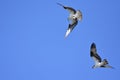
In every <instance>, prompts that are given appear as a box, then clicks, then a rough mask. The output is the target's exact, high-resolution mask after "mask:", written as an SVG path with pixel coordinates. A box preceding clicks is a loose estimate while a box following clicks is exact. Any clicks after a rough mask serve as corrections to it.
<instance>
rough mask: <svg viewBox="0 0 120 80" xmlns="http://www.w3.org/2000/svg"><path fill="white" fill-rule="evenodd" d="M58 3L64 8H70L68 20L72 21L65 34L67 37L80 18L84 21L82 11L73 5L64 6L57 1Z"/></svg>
mask: <svg viewBox="0 0 120 80" xmlns="http://www.w3.org/2000/svg"><path fill="white" fill-rule="evenodd" d="M57 4H58V5H60V6H62V7H63V8H64V9H66V10H68V11H69V13H70V14H69V17H68V21H70V20H71V23H69V25H68V29H67V31H66V34H65V38H66V37H67V36H68V35H69V34H70V33H71V32H72V30H73V29H74V27H75V26H76V25H77V24H78V20H79V21H82V12H81V11H80V10H75V9H73V8H72V7H67V6H64V5H62V4H60V3H57Z"/></svg>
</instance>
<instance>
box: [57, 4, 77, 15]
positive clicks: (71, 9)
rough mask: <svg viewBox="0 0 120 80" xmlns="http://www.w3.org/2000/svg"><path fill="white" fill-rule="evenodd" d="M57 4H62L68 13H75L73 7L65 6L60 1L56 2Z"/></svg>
mask: <svg viewBox="0 0 120 80" xmlns="http://www.w3.org/2000/svg"><path fill="white" fill-rule="evenodd" d="M57 4H58V5H60V6H62V7H63V8H64V9H66V10H68V11H69V12H70V14H75V13H76V10H75V9H73V8H72V7H67V6H64V5H62V4H60V3H57Z"/></svg>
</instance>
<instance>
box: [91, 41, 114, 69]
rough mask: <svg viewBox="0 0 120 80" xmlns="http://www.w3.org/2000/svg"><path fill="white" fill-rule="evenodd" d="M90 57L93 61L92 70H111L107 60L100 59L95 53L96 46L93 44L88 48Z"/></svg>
mask: <svg viewBox="0 0 120 80" xmlns="http://www.w3.org/2000/svg"><path fill="white" fill-rule="evenodd" d="M90 56H91V57H92V58H93V60H94V61H95V65H93V66H92V68H93V69H94V68H113V67H112V66H110V65H108V64H109V63H108V61H107V59H103V60H102V59H101V57H100V56H99V55H98V53H97V49H96V44H95V43H94V42H93V43H92V44H91V47H90Z"/></svg>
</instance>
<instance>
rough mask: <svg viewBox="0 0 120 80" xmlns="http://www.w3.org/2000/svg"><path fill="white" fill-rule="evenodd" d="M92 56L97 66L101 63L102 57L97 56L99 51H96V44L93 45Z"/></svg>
mask: <svg viewBox="0 0 120 80" xmlns="http://www.w3.org/2000/svg"><path fill="white" fill-rule="evenodd" d="M90 56H91V57H92V58H93V60H94V61H95V63H96V64H97V63H100V62H101V57H100V56H99V55H98V54H97V49H96V45H95V43H92V44H91V48H90Z"/></svg>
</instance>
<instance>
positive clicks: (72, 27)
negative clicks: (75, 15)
mask: <svg viewBox="0 0 120 80" xmlns="http://www.w3.org/2000/svg"><path fill="white" fill-rule="evenodd" d="M77 24H78V21H77V19H74V20H72V24H69V27H68V28H70V29H71V30H73V29H74V27H75V26H76V25H77Z"/></svg>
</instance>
